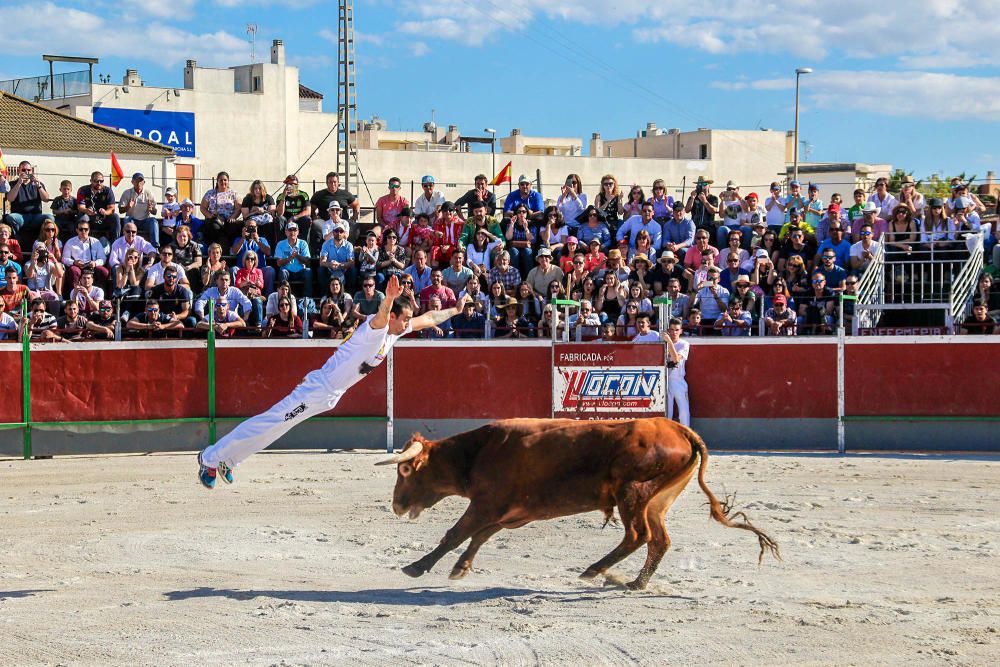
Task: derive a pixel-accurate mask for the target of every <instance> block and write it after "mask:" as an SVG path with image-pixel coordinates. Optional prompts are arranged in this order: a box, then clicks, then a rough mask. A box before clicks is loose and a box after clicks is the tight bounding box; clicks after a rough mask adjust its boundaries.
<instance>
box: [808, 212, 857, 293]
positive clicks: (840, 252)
mask: <svg viewBox="0 0 1000 667" xmlns="http://www.w3.org/2000/svg"><path fill="white" fill-rule="evenodd" d="M842 225H843V223H842V222H840V221H839V220H837V221H831V222H830V226H829V227H828V228H827V233H828V234H829V235H830V236H829V237H828V238H827V239H826V240H824V241H823V242H822V243H820V244H819V249H818V250H817V251H816V252H817V254H818V255H820V258H819V259H822V255H823V253H824V252H829V251H831V250H832V251H833V254H834V255H836V263H837V266H850V265H851V242H850V241H848V240H847V239H845V238H844V236H845V234H844V228H843V226H842ZM820 264H821V262H820V261H817V262H816V266H820ZM827 278H829V276H827ZM828 283H829V284H831V285H832V284H834V282H833V281H832V280H831V281H828Z"/></svg>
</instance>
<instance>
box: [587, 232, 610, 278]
mask: <svg viewBox="0 0 1000 667" xmlns="http://www.w3.org/2000/svg"><path fill="white" fill-rule="evenodd" d="M583 258H584V261H586V263H587V271H589V272H590V273H594V272H595V271H599V270H601V269H603V268H604V265H605V263H606V262H607V261H608V256H607V255H605V254H604V253H603V252H602V251H601V241H600V239H598V238H592V239H590V243H588V244H587V248H586V251H585V254H584V256H583Z"/></svg>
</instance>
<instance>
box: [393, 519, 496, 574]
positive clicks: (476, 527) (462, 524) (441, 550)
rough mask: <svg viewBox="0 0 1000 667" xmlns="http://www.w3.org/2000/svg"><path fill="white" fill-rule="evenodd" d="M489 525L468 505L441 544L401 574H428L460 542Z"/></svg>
mask: <svg viewBox="0 0 1000 667" xmlns="http://www.w3.org/2000/svg"><path fill="white" fill-rule="evenodd" d="M489 523H490V522H487V521H484V520H483V519H482V518H480V516H479V513H478V512H477V511H476V509H475V506H474V505H469V507H468V508H467V509H466V510H465V514H463V515H462V518H460V519H459V520H458V521H457V522H456V523H455V525H454V526H452V527H451V528H450V529H449V530H448V532H447V533H445V534H444V537H443V538H441V543H440V544H438V545H437V547H435V549H434V550H433V551H431V552H430V553H429V554H427V555H426V556H424V557H423V558H421V559H419V560H416V561H414V562H412V563H410V564H409V565H407V566H406V567H404V568H403V572H404V573H406V574H408V575H409V576H411V577H419V576H421V575H423V574H425V573H427V572H429V571H430V569H431V568H432V567H434V565H436V564H437V562H438V561H439V560H441V558H443V557H444V555H445V554H446V553H448V552H449V551H451V550H452V549H456V548H458V547H459V546H460V545H461V544H462V542H465V541H466V540H467V539H469V538H470V537H472V536H473V535H475V534H476V533H478V532H479V531H480V530H481V529H482V528H484V527H485V526H486V525H489Z"/></svg>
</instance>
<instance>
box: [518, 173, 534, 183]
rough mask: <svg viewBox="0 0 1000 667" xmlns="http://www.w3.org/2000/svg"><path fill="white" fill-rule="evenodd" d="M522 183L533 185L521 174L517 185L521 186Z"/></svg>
mask: <svg viewBox="0 0 1000 667" xmlns="http://www.w3.org/2000/svg"><path fill="white" fill-rule="evenodd" d="M521 183H531V179H530V178H528V177H527V176H525V175H524V174H521V175H520V176H518V177H517V184H518V185H520V184H521Z"/></svg>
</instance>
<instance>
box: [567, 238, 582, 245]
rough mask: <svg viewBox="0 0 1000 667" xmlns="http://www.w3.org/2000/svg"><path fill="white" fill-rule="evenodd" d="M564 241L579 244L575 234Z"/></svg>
mask: <svg viewBox="0 0 1000 667" xmlns="http://www.w3.org/2000/svg"><path fill="white" fill-rule="evenodd" d="M566 243H576V244H577V245H579V244H580V239H578V238H576V237H575V236H570V237H568V238H567V239H566Z"/></svg>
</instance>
